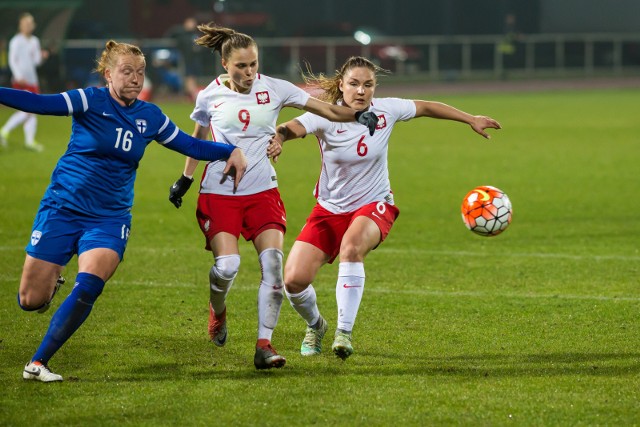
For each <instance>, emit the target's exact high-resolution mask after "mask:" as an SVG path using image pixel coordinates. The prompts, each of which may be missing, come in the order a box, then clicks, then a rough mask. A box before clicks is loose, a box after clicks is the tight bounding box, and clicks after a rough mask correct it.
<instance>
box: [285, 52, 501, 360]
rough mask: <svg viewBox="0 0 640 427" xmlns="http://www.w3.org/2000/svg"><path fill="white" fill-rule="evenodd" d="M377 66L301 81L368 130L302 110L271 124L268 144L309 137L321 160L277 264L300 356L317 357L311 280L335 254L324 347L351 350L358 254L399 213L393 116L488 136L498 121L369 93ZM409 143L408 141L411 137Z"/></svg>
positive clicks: (357, 64) (318, 334) (320, 326)
mask: <svg viewBox="0 0 640 427" xmlns="http://www.w3.org/2000/svg"><path fill="white" fill-rule="evenodd" d="M381 71H384V70H382V69H381V68H379V67H378V66H376V65H375V64H373V63H372V62H371V61H369V60H368V59H366V58H363V57H351V58H349V59H348V60H347V61H346V62H345V63H344V64H343V65H342V67H341V68H340V70H339V71H337V72H336V74H335V75H334V76H333V77H327V76H324V75H320V76H314V75H313V74H311V73H309V74H308V75H306V76H305V81H306V82H307V83H308V84H309V85H310V87H312V88H316V89H319V90H321V91H322V92H323V94H322V95H320V98H321V99H324V100H326V101H328V102H331V103H334V104H341V105H345V106H348V107H351V108H353V109H355V110H358V111H369V112H373V113H374V114H375V115H376V116H377V117H378V119H379V120H378V125H377V127H376V132H375V134H373V135H367V134H366V133H365V132H362V129H361V128H360V127H358V126H353V125H352V124H350V123H332V122H330V121H328V120H326V119H325V118H322V117H319V116H318V115H315V114H312V113H305V114H303V115H301V116H299V117H297V118H296V119H293V120H290V121H288V122H286V123H284V124H282V125H280V126H278V128H277V133H276V135H275V136H274V139H273V140H272V144H274V143H275V144H280V145H281V144H282V143H283V142H284V141H287V140H289V139H294V138H301V137H304V136H305V135H307V134H314V135H315V136H316V138H318V142H319V145H320V151H321V159H322V170H321V173H320V178H319V180H318V182H317V184H316V187H315V196H316V199H317V204H316V206H315V207H314V208H313V210H312V211H311V214H310V216H309V217H308V218H307V221H306V224H305V226H304V227H303V228H302V231H301V232H300V234H299V235H298V237H297V239H296V241H295V243H294V244H293V247H292V248H291V251H290V252H289V255H288V256H287V263H286V265H285V273H284V283H285V293H286V295H287V298H288V299H289V302H290V303H291V306H292V307H293V308H294V309H295V310H296V311H297V312H298V314H299V315H300V316H301V317H302V318H303V319H304V321H305V322H306V324H307V330H306V334H305V337H304V340H303V341H302V345H301V347H300V353H301V354H302V355H303V356H312V355H317V354H320V352H321V350H322V339H323V337H324V335H325V333H326V331H327V330H328V323H327V321H326V320H325V319H324V317H323V316H322V315H321V314H320V310H319V309H318V305H317V300H316V293H315V289H314V288H313V285H312V283H313V281H314V279H315V277H316V275H317V273H318V271H319V270H320V268H321V267H322V266H323V265H324V264H326V263H333V261H334V260H335V258H336V257H338V256H339V257H340V265H339V267H338V280H337V283H336V300H337V305H338V319H337V326H336V331H335V335H334V341H333V345H332V351H333V352H334V353H335V354H336V356H338V357H340V358H341V359H343V360H344V359H346V358H348V357H349V356H350V355H351V354H352V353H353V346H352V341H351V340H352V336H351V333H352V330H353V327H354V324H355V320H356V315H357V313H358V308H359V306H360V301H361V299H362V295H363V292H364V283H365V271H364V259H365V257H366V256H367V254H368V253H369V252H370V251H371V250H373V249H375V248H377V247H378V246H379V245H380V244H381V243H382V242H383V241H384V239H385V238H386V237H387V235H388V234H389V231H390V230H391V227H392V225H393V223H394V222H395V220H396V218H397V217H398V215H399V210H398V208H397V207H396V206H395V203H394V199H393V193H392V191H391V184H390V182H389V169H388V161H387V150H388V145H389V138H390V137H391V131H392V130H393V127H394V125H395V124H396V123H397V122H398V121H408V120H411V119H413V118H417V117H432V118H437V119H446V120H454V121H458V122H462V123H466V124H468V125H469V126H470V127H471V129H472V130H473V131H474V132H476V133H478V134H480V135H482V136H484V137H485V138H489V135H488V134H487V133H486V132H485V129H487V128H492V129H500V124H499V123H498V122H496V121H495V120H493V119H491V118H489V117H485V116H472V115H471V114H468V113H465V112H463V111H460V110H458V109H456V108H453V107H451V106H449V105H446V104H442V103H440V102H433V101H421V100H415V101H413V100H407V99H399V98H374V97H373V95H374V93H375V88H376V85H377V76H378V73H379V72H381ZM412 142H413V143H415V142H416V141H412Z"/></svg>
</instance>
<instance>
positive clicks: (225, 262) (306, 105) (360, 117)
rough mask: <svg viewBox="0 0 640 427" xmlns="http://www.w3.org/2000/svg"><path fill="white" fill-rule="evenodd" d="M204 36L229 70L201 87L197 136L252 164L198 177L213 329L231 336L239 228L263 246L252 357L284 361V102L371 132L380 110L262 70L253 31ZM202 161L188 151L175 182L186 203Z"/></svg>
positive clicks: (213, 29)
mask: <svg viewBox="0 0 640 427" xmlns="http://www.w3.org/2000/svg"><path fill="white" fill-rule="evenodd" d="M198 29H199V30H200V31H201V32H202V33H203V35H202V36H201V37H200V38H198V39H197V40H196V43H197V44H199V45H202V46H206V47H209V48H212V49H213V50H216V51H218V52H219V53H220V56H221V58H222V66H223V67H224V69H225V70H226V72H227V73H228V74H223V75H221V76H219V77H218V78H216V79H215V80H214V81H213V82H211V83H210V84H209V85H208V86H207V87H206V88H205V89H204V90H202V91H201V92H200V93H199V94H198V97H197V99H196V105H195V108H194V110H193V113H192V114H191V118H192V119H193V120H194V121H195V122H196V125H195V130H194V132H193V135H198V136H199V137H201V138H205V137H206V136H207V134H208V133H209V132H210V133H211V136H212V138H213V140H214V141H218V142H227V143H230V144H233V145H235V146H237V147H240V148H241V149H242V150H243V151H244V153H245V154H246V156H247V159H248V166H247V170H246V172H245V175H244V177H243V179H242V181H241V182H240V183H239V185H238V186H237V188H234V182H233V181H232V180H229V179H226V178H224V177H223V175H222V170H223V168H224V166H225V164H224V162H211V163H208V164H207V165H206V167H205V171H204V174H203V177H202V181H201V183H200V196H199V197H198V207H197V212H196V216H197V219H198V223H199V225H200V228H201V230H202V232H203V234H204V236H205V239H206V249H207V250H211V251H212V252H213V256H214V259H215V263H214V265H213V267H212V268H211V270H210V272H209V284H210V297H209V326H208V329H209V336H210V338H211V340H212V341H213V343H214V344H215V345H217V346H219V347H221V346H223V345H225V343H226V340H227V310H226V304H225V299H226V296H227V293H228V292H229V289H230V288H231V285H232V283H233V280H234V278H235V277H236V274H237V273H238V269H239V267H240V251H239V247H238V239H239V237H240V234H242V236H243V237H244V238H245V239H246V240H248V241H252V242H253V245H254V246H255V248H256V251H257V252H258V258H259V262H260V268H261V271H262V278H261V282H260V286H259V290H258V340H257V343H256V351H255V356H254V365H255V367H256V368H257V369H270V368H279V367H282V366H283V365H284V364H285V362H286V360H285V358H284V357H283V356H281V355H279V354H278V353H277V352H276V350H275V349H274V348H273V347H272V345H271V337H272V334H273V330H274V328H275V326H276V324H277V321H278V316H279V314H280V307H281V305H282V299H283V280H282V258H283V255H282V245H283V240H284V232H285V230H286V212H285V209H284V205H283V203H282V200H281V198H280V193H279V192H278V188H277V187H278V181H277V178H276V173H275V170H274V169H273V167H272V166H271V163H270V161H269V157H277V155H278V154H280V150H281V146H280V144H279V143H278V142H277V141H273V142H272V141H271V139H272V136H273V135H274V134H275V127H276V120H277V118H278V114H279V113H280V110H281V109H282V108H284V107H285V106H291V107H296V108H300V109H304V110H306V111H310V112H313V113H315V114H318V115H320V116H322V117H326V118H327V119H329V120H334V121H338V122H353V121H357V122H359V123H360V124H358V125H357V126H358V127H360V128H362V129H363V130H365V131H366V129H365V128H364V127H362V125H365V126H367V127H368V128H369V130H368V132H369V133H373V132H374V131H375V126H376V123H377V117H376V116H375V115H374V114H372V113H364V112H357V111H355V110H353V109H351V108H348V107H345V106H339V105H332V104H329V103H327V102H324V101H320V100H318V99H315V98H312V97H310V96H309V94H307V93H306V92H305V91H303V90H302V89H300V88H298V87H296V86H295V85H293V84H292V83H289V82H287V81H284V80H279V79H274V78H271V77H268V76H265V75H263V74H259V73H258V48H257V45H256V42H255V41H254V40H253V39H252V38H251V37H250V36H248V35H246V34H242V33H238V32H236V31H234V30H232V29H229V28H224V27H218V26H215V25H214V24H212V23H211V24H208V25H200V26H198ZM197 165H198V161H197V160H194V159H191V158H187V161H186V164H185V169H184V172H183V175H182V176H181V177H180V178H179V179H178V181H176V182H175V184H174V185H173V186H172V187H171V189H170V195H169V200H170V201H171V202H172V203H173V204H174V205H175V206H176V207H180V205H181V203H182V196H184V194H185V193H186V191H187V190H188V189H189V186H190V185H191V182H192V181H193V178H192V176H193V173H194V171H195V168H196V166H197Z"/></svg>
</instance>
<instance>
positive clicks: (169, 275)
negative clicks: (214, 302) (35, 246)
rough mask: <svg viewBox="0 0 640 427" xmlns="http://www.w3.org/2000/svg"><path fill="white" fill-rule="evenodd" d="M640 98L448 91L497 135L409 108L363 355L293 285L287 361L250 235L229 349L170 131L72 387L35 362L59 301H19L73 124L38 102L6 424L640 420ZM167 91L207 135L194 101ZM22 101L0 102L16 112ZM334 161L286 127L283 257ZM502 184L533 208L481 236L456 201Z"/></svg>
mask: <svg viewBox="0 0 640 427" xmlns="http://www.w3.org/2000/svg"><path fill="white" fill-rule="evenodd" d="M412 97H414V98H422V99H429V95H428V94H420V93H416V94H415V96H412ZM639 97H640V90H597V91H596V90H594V91H579V92H578V91H555V92H545V93H513V94H507V93H505V94H498V95H496V94H474V95H469V96H463V95H456V96H439V97H437V98H436V97H434V99H437V100H440V101H443V102H446V103H449V104H452V105H454V106H456V107H459V108H461V109H463V110H465V111H468V112H472V113H475V114H486V115H490V116H492V117H494V118H496V119H498V120H499V121H500V122H501V123H502V125H503V127H504V129H503V130H502V131H499V132H492V135H493V138H492V139H491V140H490V141H486V140H484V139H482V138H481V137H479V136H477V135H475V134H474V133H473V132H472V131H471V130H470V129H469V128H468V127H467V126H465V125H461V124H459V123H453V122H444V121H436V120H430V119H419V120H414V121H412V122H409V123H401V124H398V125H397V127H396V130H395V133H394V135H393V138H392V141H391V146H390V169H391V182H392V188H393V190H394V193H395V198H396V203H397V205H398V207H399V208H400V211H401V214H400V217H399V219H398V221H397V222H396V224H395V225H394V228H393V230H392V232H391V234H390V236H389V238H388V240H387V241H386V242H385V243H384V244H383V245H382V246H381V247H380V248H379V249H377V250H376V251H374V252H372V253H371V254H370V255H369V257H368V258H367V260H366V262H365V267H366V271H367V282H366V291H365V293H364V298H363V301H362V305H361V309H360V313H359V315H358V320H357V324H356V328H355V330H354V347H355V354H354V355H353V356H352V357H351V358H350V359H348V360H347V361H345V362H343V361H341V360H339V359H336V358H335V357H334V356H333V355H332V354H331V352H330V351H327V350H328V349H327V348H326V347H328V346H330V343H331V339H330V338H328V339H327V341H329V342H328V343H326V345H325V351H324V354H323V355H322V356H320V357H317V358H302V357H301V356H300V355H299V353H298V351H299V346H300V342H301V339H302V337H303V334H304V327H305V325H304V323H303V321H302V320H300V319H299V318H298V316H297V314H296V313H295V312H294V311H293V309H292V308H291V307H290V306H289V305H288V303H287V302H286V301H285V303H284V304H283V308H282V314H281V317H280V323H279V325H278V328H277V329H276V332H275V334H274V345H275V347H276V348H277V349H278V350H279V351H280V352H281V353H282V354H284V355H285V356H286V357H287V365H286V366H285V367H284V368H283V369H280V370H273V371H268V372H258V371H256V370H255V369H254V367H253V363H252V357H253V346H254V343H255V338H256V337H255V334H256V323H257V316H256V296H257V287H258V283H259V267H258V263H257V256H256V254H255V251H254V250H253V247H252V246H251V245H249V244H246V243H245V242H243V243H242V245H241V252H242V267H241V272H240V274H239V275H238V278H237V280H236V283H235V285H234V287H233V289H232V291H231V293H230V296H229V300H228V305H229V318H228V319H229V320H228V321H229V328H230V338H229V341H228V343H227V346H226V347H225V348H223V349H219V348H214V346H213V345H212V344H211V343H210V342H208V340H207V334H206V323H207V313H208V311H207V298H208V289H207V288H208V286H207V284H208V281H207V273H208V270H209V268H210V265H211V263H212V258H211V255H210V254H209V253H207V252H206V251H204V250H203V243H204V242H203V239H202V237H201V235H200V232H199V230H198V228H197V225H196V221H195V217H194V209H195V200H196V191H193V190H192V192H191V193H189V194H188V195H187V197H186V201H185V204H184V205H183V207H182V208H181V209H180V210H176V209H175V208H174V207H173V205H171V204H170V203H169V202H168V200H167V196H168V188H169V186H170V185H171V183H172V182H173V181H174V180H175V179H176V178H177V177H178V176H179V174H180V172H181V170H182V167H183V163H184V162H183V158H182V156H181V155H179V154H176V153H173V152H170V151H169V150H165V149H163V148H161V147H158V146H152V147H150V149H149V150H148V151H147V154H146V157H145V158H144V159H143V161H142V163H141V166H140V169H139V173H138V176H139V178H138V180H137V183H136V203H135V206H134V222H133V228H132V234H131V238H130V242H129V246H128V249H127V253H126V260H125V262H124V263H123V264H122V265H121V266H120V267H119V270H118V271H117V273H116V275H115V276H114V278H113V279H112V280H111V281H110V282H109V283H108V285H107V287H106V288H105V291H104V293H103V294H102V296H101V297H100V299H99V300H98V302H97V303H96V306H95V308H94V310H93V312H92V314H91V316H90V317H89V319H88V320H87V322H86V323H85V324H84V325H83V326H82V328H81V329H80V330H79V331H78V332H77V333H76V334H75V335H74V336H73V337H72V339H71V340H70V341H69V342H68V343H67V344H66V345H65V346H64V347H63V348H62V349H61V350H60V351H59V352H58V353H57V354H56V355H55V357H54V358H53V359H52V361H51V363H50V365H51V367H52V369H53V370H54V371H55V372H57V373H59V374H61V375H63V376H64V377H65V381H64V382H63V383H58V384H42V383H34V382H24V381H23V380H22V379H21V370H22V367H23V365H24V363H26V362H27V361H28V359H29V357H30V356H31V355H32V354H33V352H34V351H35V349H36V347H37V346H38V344H39V342H40V339H41V338H42V336H43V334H44V332H45V331H46V328H47V326H48V323H49V320H50V318H51V314H52V312H53V310H50V311H49V312H47V313H46V314H44V315H36V314H33V313H25V312H22V311H21V310H20V309H19V308H18V306H17V304H16V297H15V295H16V291H17V287H18V282H19V277H20V272H21V267H22V262H23V259H24V250H23V249H24V246H25V244H26V243H27V240H28V239H29V236H30V231H31V225H32V220H33V216H34V214H35V212H36V209H37V206H38V203H39V200H40V198H41V196H42V193H43V191H44V189H45V188H46V186H47V185H48V182H49V177H50V174H51V171H52V170H53V167H54V165H55V162H56V161H57V158H58V157H59V156H60V155H61V154H62V153H63V151H64V149H65V147H66V143H67V140H68V133H69V124H70V119H67V118H57V117H41V118H40V122H39V140H40V142H42V143H43V144H44V145H45V146H46V151H45V152H44V153H41V154H36V153H31V152H28V151H26V150H24V148H22V136H21V131H19V132H15V133H14V134H12V137H11V141H10V147H9V148H8V149H7V150H5V151H3V152H0V177H1V178H2V179H0V200H1V201H2V208H1V210H0V286H1V290H2V292H1V293H0V386H1V388H2V390H1V391H0V425H3V426H12V425H45V424H46V425H136V426H137V425H148V426H158V425H171V426H175V425H205V424H208V425H222V426H224V425H247V426H251V425H264V426H276V425H279V426H288V425H365V424H366V425H391V424H398V425H451V424H454V425H491V426H493V425H510V424H513V425H534V426H540V425H562V426H564V425H638V424H640V407H639V406H638V401H640V380H639V378H640V328H639V327H638V320H639V315H640V286H639V285H640V280H639V275H640V253H639V252H638V250H639V242H640V221H639V220H638V215H639V213H640V197H638V188H639V187H638V184H639V182H640V180H639V179H638V170H639V168H638V166H637V163H638V159H639V158H640V145H639V144H638V135H639V134H640V122H639V121H638V115H637V104H638V99H639ZM163 107H164V110H165V112H167V113H168V114H169V115H170V116H171V117H172V118H173V119H174V120H175V121H176V123H178V124H179V125H180V126H181V127H182V128H183V129H185V130H187V131H188V132H190V131H191V129H192V124H191V122H190V120H189V119H188V114H189V112H190V111H191V106H190V105H189V104H172V105H164V106H163ZM10 113H11V110H9V109H7V108H0V122H4V120H5V119H6V118H7V117H8V115H9V114H10ZM294 114H296V111H291V110H287V111H285V112H283V117H282V118H283V119H284V118H285V117H286V118H289V117H292V116H293V115H294ZM319 168H320V161H319V155H318V149H317V145H316V141H315V139H314V138H311V137H309V138H306V139H303V140H298V141H292V142H289V143H287V144H286V146H285V151H284V153H283V155H282V157H281V159H280V162H279V163H278V164H277V170H278V173H279V178H280V189H281V192H282V195H283V198H284V201H285V204H286V206H287V211H288V219H289V233H288V234H287V237H286V242H285V253H287V252H288V249H289V248H290V247H291V244H292V243H293V240H294V239H295V236H296V235H297V232H298V230H299V229H300V227H301V226H302V224H303V223H304V220H305V218H306V216H307V214H308V212H309V211H310V209H311V207H312V206H313V204H314V199H313V197H312V189H313V185H314V183H315V180H316V178H317V174H318V172H319ZM199 171H201V169H199ZM484 184H489V185H494V186H497V187H499V188H501V189H503V190H504V191H506V192H507V193H508V195H509V196H510V198H511V200H512V202H513V206H514V217H513V222H512V224H511V226H510V228H509V229H508V230H507V231H506V232H505V233H503V234H502V235H500V236H498V237H494V238H483V237H479V236H476V235H474V234H472V233H471V232H469V231H467V229H466V228H465V227H464V225H463V223H462V221H461V218H460V213H459V207H460V203H461V201H462V198H463V196H464V195H465V194H466V193H467V192H468V191H469V190H470V189H472V188H473V187H475V186H477V185H484ZM76 268H77V266H76V264H75V260H74V261H73V262H72V263H71V264H70V265H69V266H68V267H67V268H66V271H65V275H66V276H67V278H68V279H69V280H68V282H71V283H73V278H74V276H75V273H76ZM336 273H337V265H331V266H327V267H325V268H324V269H323V270H322V271H321V273H320V275H319V276H318V278H317V281H316V282H315V283H314V286H315V288H316V290H317V293H318V299H319V304H320V309H321V312H322V313H323V314H324V315H325V317H326V318H327V319H328V320H329V322H330V328H331V329H333V328H334V327H335V321H336V320H335V319H336V304H335V278H336ZM70 288H71V286H69V285H68V284H67V285H65V287H63V289H62V290H61V293H60V294H59V295H58V296H57V297H56V300H55V302H54V304H53V309H55V308H57V307H58V306H59V304H60V302H61V301H62V299H63V298H64V297H65V296H66V295H67V294H68V293H69V291H70ZM329 335H331V334H329Z"/></svg>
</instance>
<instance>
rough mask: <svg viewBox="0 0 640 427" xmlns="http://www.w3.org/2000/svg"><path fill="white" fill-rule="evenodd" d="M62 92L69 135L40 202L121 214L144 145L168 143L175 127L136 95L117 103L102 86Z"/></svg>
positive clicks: (130, 199)
mask: <svg viewBox="0 0 640 427" xmlns="http://www.w3.org/2000/svg"><path fill="white" fill-rule="evenodd" d="M62 95H63V96H64V98H65V100H66V101H67V107H68V108H69V114H71V115H72V116H73V122H72V133H71V140H70V141H69V145H68V147H67V151H66V152H65V153H64V155H63V156H62V157H61V158H60V160H59V161H58V164H57V165H56V168H55V170H54V171H53V175H52V177H51V184H50V185H49V187H48V188H47V191H46V193H45V196H44V198H43V200H42V204H43V205H48V206H54V207H62V208H65V209H70V210H73V211H76V212H80V213H83V214H86V215H90V216H96V217H116V216H122V215H126V214H127V213H128V212H129V211H130V210H131V207H132V205H133V184H134V181H135V179H136V169H137V168H138V163H139V162H140V159H142V156H143V155H144V151H145V149H146V148H147V145H148V144H149V143H150V142H151V141H153V140H157V141H158V142H160V143H163V144H165V143H168V142H170V141H171V140H172V139H173V138H175V136H176V135H177V134H178V128H177V127H176V126H175V124H173V122H172V121H171V120H170V119H169V118H168V117H167V116H165V115H164V114H163V113H162V111H161V110H160V109H159V108H158V107H157V106H155V105H154V104H150V103H147V102H144V101H140V100H137V101H136V102H134V103H133V105H131V106H130V107H122V106H121V105H119V104H118V103H117V102H116V101H115V100H114V99H113V98H112V97H111V96H110V95H109V90H108V89H107V88H88V89H78V90H72V91H69V92H65V93H63V94H62Z"/></svg>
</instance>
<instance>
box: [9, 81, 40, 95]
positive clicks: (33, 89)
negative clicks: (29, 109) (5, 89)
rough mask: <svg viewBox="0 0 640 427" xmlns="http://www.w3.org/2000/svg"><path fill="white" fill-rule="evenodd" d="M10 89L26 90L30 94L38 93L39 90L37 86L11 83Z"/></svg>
mask: <svg viewBox="0 0 640 427" xmlns="http://www.w3.org/2000/svg"><path fill="white" fill-rule="evenodd" d="M11 87H12V88H14V89H20V90H26V91H29V92H31V93H40V88H39V87H38V86H37V85H26V84H22V83H16V82H11Z"/></svg>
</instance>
